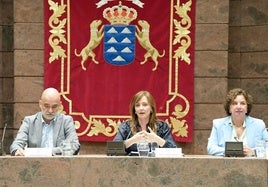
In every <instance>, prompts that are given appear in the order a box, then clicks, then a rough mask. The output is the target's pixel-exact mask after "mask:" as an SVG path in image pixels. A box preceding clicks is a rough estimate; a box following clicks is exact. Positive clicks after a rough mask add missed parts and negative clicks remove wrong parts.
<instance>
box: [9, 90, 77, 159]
mask: <svg viewBox="0 0 268 187" xmlns="http://www.w3.org/2000/svg"><path fill="white" fill-rule="evenodd" d="M39 106H40V109H41V111H40V112H38V113H36V114H34V115H31V116H26V117H25V118H24V120H23V122H22V124H21V126H20V129H19V131H18V134H17V136H16V138H15V140H14V141H13V143H12V144H11V146H10V154H11V155H12V156H24V153H25V152H24V149H25V146H27V147H29V148H31V147H38V148H45V147H48V148H52V152H53V154H54V155H55V154H61V149H60V145H61V143H62V141H64V140H66V141H70V142H72V145H73V149H74V150H73V151H74V153H73V154H78V152H79V149H80V144H79V141H78V137H77V134H76V131H75V128H74V121H73V118H72V117H71V116H68V115H64V114H61V113H59V112H58V111H59V108H60V106H61V101H60V94H59V92H58V91H57V90H56V89H54V88H47V89H45V90H44V92H43V93H42V96H41V99H40V100H39Z"/></svg>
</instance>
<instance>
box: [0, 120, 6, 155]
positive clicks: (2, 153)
mask: <svg viewBox="0 0 268 187" xmlns="http://www.w3.org/2000/svg"><path fill="white" fill-rule="evenodd" d="M6 128H7V123H5V126H4V130H3V134H2V139H1V151H0V156H4V155H6V153H5V151H4V138H5V134H6Z"/></svg>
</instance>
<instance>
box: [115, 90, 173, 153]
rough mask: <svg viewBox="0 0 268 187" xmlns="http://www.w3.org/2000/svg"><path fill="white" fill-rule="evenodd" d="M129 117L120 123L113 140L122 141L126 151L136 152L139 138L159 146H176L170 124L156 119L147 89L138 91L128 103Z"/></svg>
mask: <svg viewBox="0 0 268 187" xmlns="http://www.w3.org/2000/svg"><path fill="white" fill-rule="evenodd" d="M130 113H131V119H129V120H127V121H125V122H123V123H122V124H120V126H119V128H118V132H117V134H116V136H115V137H114V140H113V141H122V140H123V141H124V144H125V148H126V152H127V153H130V152H131V151H134V152H137V143H138V142H139V141H141V140H146V141H148V142H156V143H157V144H158V145H159V146H160V147H166V148H176V147H177V145H176V143H175V142H174V140H173V137H172V134H171V128H170V126H169V125H168V124H167V123H166V122H164V121H161V120H158V119H156V106H155V101H154V98H153V97H152V95H151V94H150V93H149V92H148V91H140V92H138V93H137V94H136V95H134V97H133V98H132V101H131V103H130Z"/></svg>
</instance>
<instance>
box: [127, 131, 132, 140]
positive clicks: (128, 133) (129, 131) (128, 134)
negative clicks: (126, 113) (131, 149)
mask: <svg viewBox="0 0 268 187" xmlns="http://www.w3.org/2000/svg"><path fill="white" fill-rule="evenodd" d="M130 135H131V130H130V131H129V133H128V135H127V137H126V140H127V139H128V138H129V137H130Z"/></svg>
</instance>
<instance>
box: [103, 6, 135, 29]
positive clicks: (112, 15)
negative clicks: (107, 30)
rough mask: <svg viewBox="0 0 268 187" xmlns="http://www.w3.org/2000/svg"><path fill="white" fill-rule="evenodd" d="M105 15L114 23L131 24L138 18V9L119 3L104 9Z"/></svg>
mask: <svg viewBox="0 0 268 187" xmlns="http://www.w3.org/2000/svg"><path fill="white" fill-rule="evenodd" d="M103 17H104V18H105V19H107V20H108V21H109V22H110V23H111V24H112V25H129V23H130V22H132V21H133V20H135V19H136V18H137V11H136V10H135V9H133V8H129V7H127V6H124V5H122V2H121V1H119V4H118V5H116V6H113V7H110V8H106V9H104V11H103Z"/></svg>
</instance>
